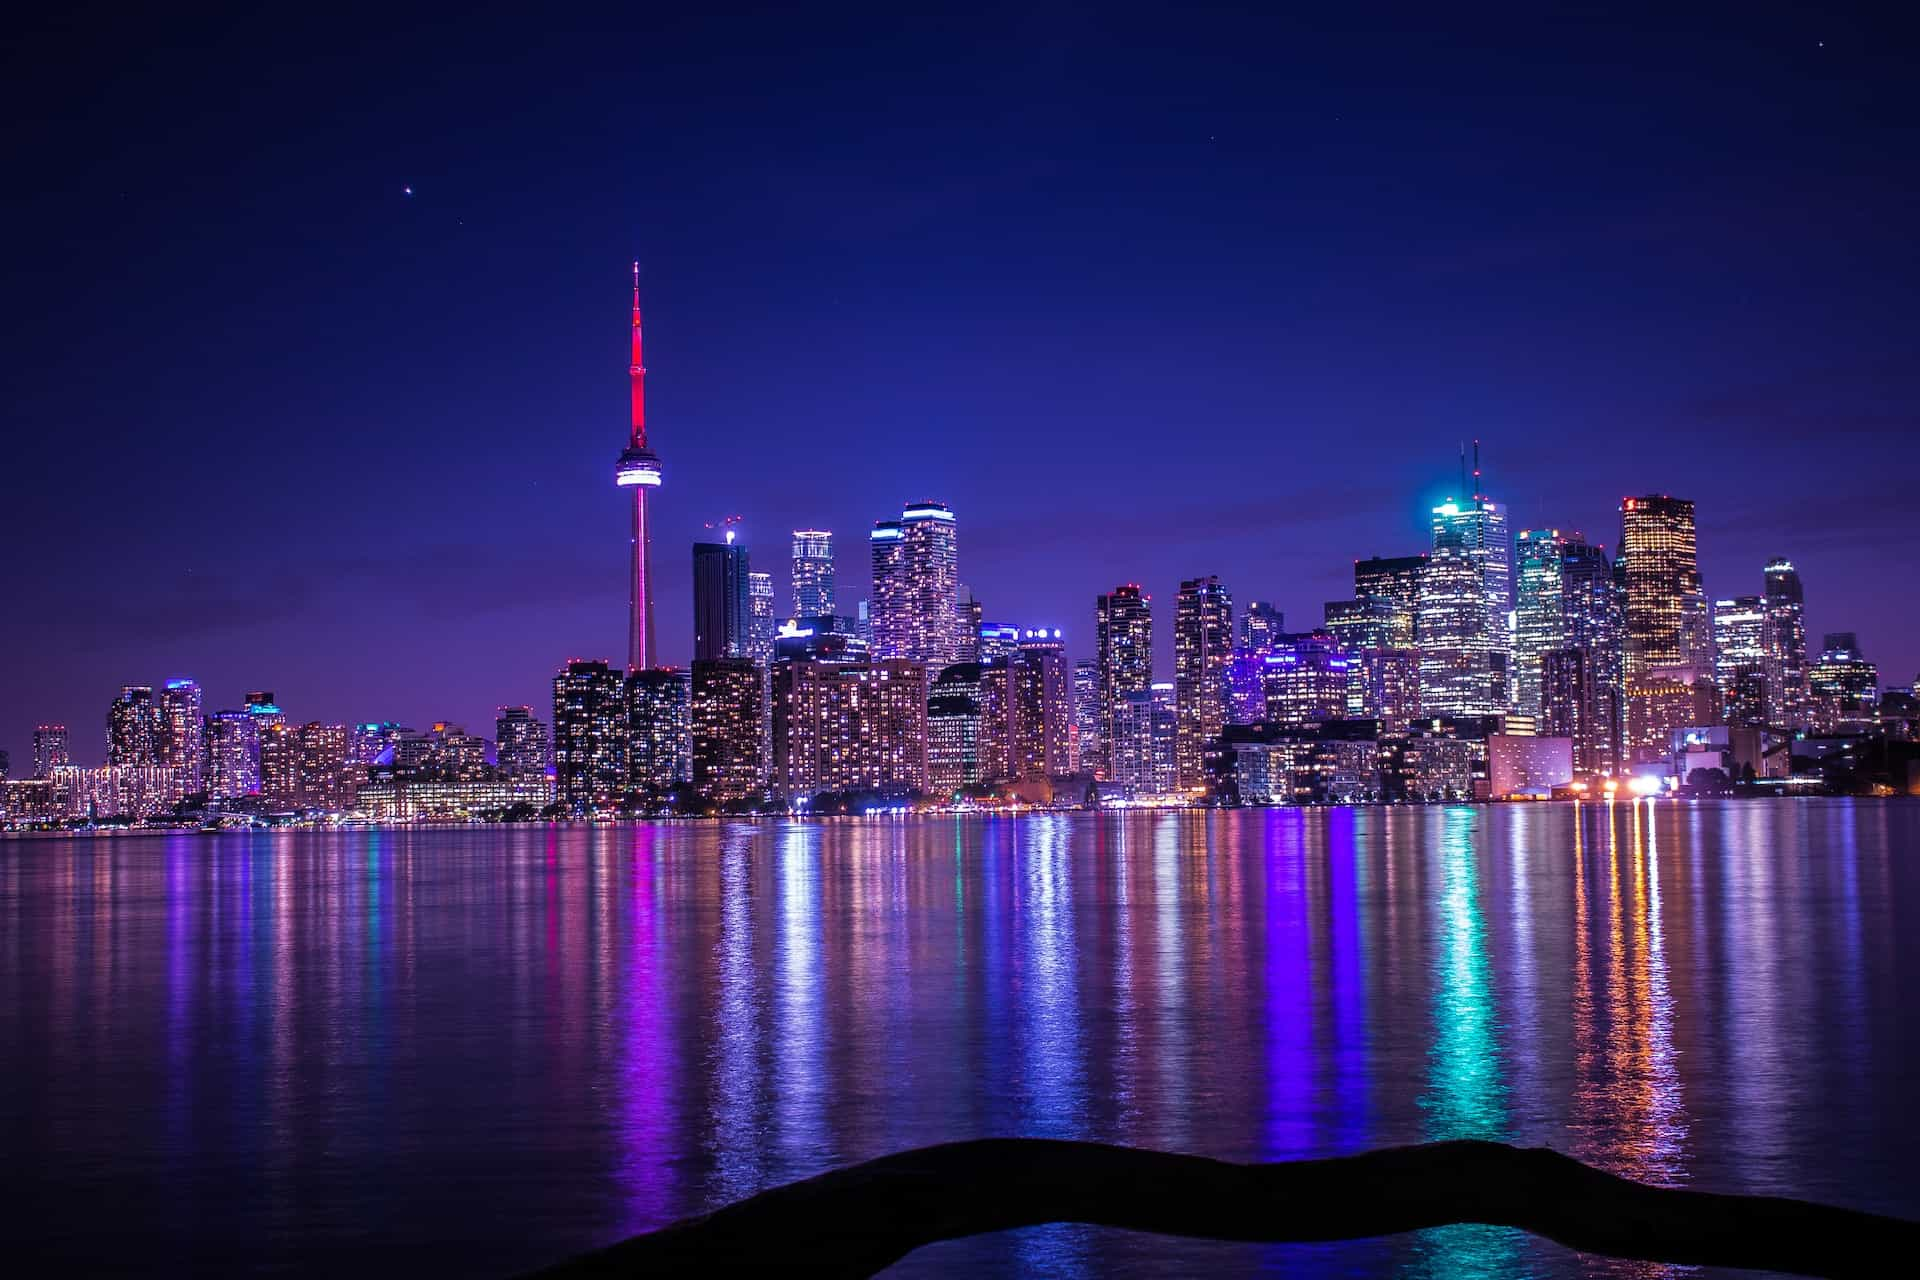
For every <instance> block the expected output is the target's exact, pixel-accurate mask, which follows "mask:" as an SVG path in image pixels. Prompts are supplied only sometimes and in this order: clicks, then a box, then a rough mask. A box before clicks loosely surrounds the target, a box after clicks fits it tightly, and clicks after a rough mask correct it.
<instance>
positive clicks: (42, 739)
mask: <svg viewBox="0 0 1920 1280" xmlns="http://www.w3.org/2000/svg"><path fill="white" fill-rule="evenodd" d="M70 743H71V738H70V737H69V735H68V733H67V726H65V725H63V724H40V725H35V726H34V727H33V776H34V777H36V778H51V777H52V776H53V771H54V770H55V769H62V768H65V767H66V766H67V765H70V764H72V763H73V752H72V750H71V746H70Z"/></svg>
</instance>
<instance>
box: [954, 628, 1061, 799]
mask: <svg viewBox="0 0 1920 1280" xmlns="http://www.w3.org/2000/svg"><path fill="white" fill-rule="evenodd" d="M1076 674H1077V673H1076ZM980 720H981V715H980V667H979V664H977V663H971V662H959V663H954V664H953V665H951V666H949V667H947V668H946V669H944V670H943V671H941V672H940V674H939V676H938V677H936V678H935V680H934V682H933V687H932V688H931V689H930V690H929V691H928V694H927V791H928V793H929V794H931V795H933V796H936V797H938V798H940V799H942V800H950V799H952V798H953V797H954V796H956V795H958V794H960V792H961V791H962V790H963V789H964V788H967V787H973V786H978V785H979V784H980V783H981V782H982V781H984V780H985V774H984V771H983V769H982V762H981V755H980V730H981V724H980Z"/></svg>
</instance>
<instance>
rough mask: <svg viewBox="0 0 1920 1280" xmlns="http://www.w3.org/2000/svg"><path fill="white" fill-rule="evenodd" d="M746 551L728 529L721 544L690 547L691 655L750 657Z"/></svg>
mask: <svg viewBox="0 0 1920 1280" xmlns="http://www.w3.org/2000/svg"><path fill="white" fill-rule="evenodd" d="M750 574H751V569H750V566H749V562H748V559H747V549H746V548H745V547H744V546H741V545H739V543H738V542H736V541H735V538H734V531H733V530H732V529H728V530H727V532H726V540H725V541H723V542H696V543H694V544H693V656H694V658H695V660H696V661H698V660H705V659H712V658H751V657H752V656H753V654H752V649H753V635H752V626H753V622H752V619H753V598H752V584H751V582H750V580H749V579H750Z"/></svg>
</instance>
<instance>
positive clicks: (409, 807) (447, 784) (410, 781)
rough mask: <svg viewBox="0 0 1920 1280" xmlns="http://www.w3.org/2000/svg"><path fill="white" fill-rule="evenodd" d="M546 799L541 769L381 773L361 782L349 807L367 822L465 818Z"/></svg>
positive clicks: (541, 803)
mask: <svg viewBox="0 0 1920 1280" xmlns="http://www.w3.org/2000/svg"><path fill="white" fill-rule="evenodd" d="M550 802H551V795H550V793H549V790H548V783H547V779H546V777H545V775H544V774H543V775H542V776H540V777H533V776H529V775H522V776H519V777H507V776H506V775H504V774H499V773H495V774H490V775H487V776H483V777H480V778H472V779H466V780H455V779H451V778H403V777H399V776H397V775H385V776H382V777H380V778H377V779H375V780H374V781H372V782H369V783H367V784H366V785H364V786H362V787H361V788H360V789H359V791H358V792H357V794H356V795H355V798H354V805H353V809H354V812H356V813H358V814H360V815H361V816H363V817H365V818H366V819H368V820H369V821H371V822H380V823H402V822H433V821H448V822H458V821H466V820H468V819H472V818H479V817H484V816H486V815H489V814H499V813H501V812H503V811H505V810H507V809H511V808H514V807H515V806H518V805H527V806H530V807H531V808H534V809H542V808H545V807H546V806H547V805H548V804H549V803H550Z"/></svg>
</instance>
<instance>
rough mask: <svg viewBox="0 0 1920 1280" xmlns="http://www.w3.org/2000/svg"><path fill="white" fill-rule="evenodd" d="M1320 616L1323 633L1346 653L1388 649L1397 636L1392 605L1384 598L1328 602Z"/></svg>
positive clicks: (1364, 597)
mask: <svg viewBox="0 0 1920 1280" xmlns="http://www.w3.org/2000/svg"><path fill="white" fill-rule="evenodd" d="M1321 616H1322V617H1323V619H1324V620H1325V629H1326V630H1327V632H1328V633H1329V634H1331V635H1332V636H1333V638H1334V639H1336V640H1338V641H1339V642H1340V645H1341V647H1343V648H1347V649H1390V648H1392V647H1393V638H1394V636H1395V635H1396V634H1398V629H1397V626H1396V622H1397V619H1396V617H1395V614H1394V606H1393V601H1391V600H1389V599H1387V598H1386V597H1385V596H1361V597H1359V598H1358V599H1354V600H1329V601H1327V603H1326V605H1325V606H1324V608H1323V612H1322V615H1321Z"/></svg>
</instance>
